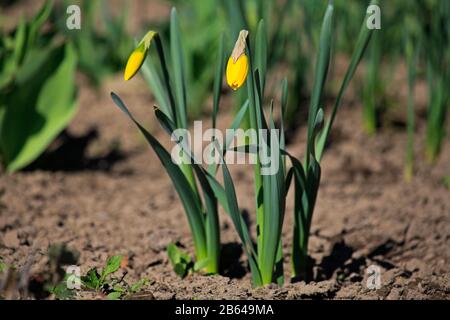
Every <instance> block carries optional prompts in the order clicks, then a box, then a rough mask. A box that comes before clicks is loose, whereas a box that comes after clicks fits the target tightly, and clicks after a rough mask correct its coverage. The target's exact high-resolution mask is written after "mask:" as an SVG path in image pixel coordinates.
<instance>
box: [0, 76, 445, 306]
mask: <svg viewBox="0 0 450 320" xmlns="http://www.w3.org/2000/svg"><path fill="white" fill-rule="evenodd" d="M82 82H85V81H83V80H82V79H80V83H82ZM403 83H404V82H403ZM111 90H112V91H115V92H116V93H118V94H119V95H120V96H121V97H122V98H123V99H124V101H125V102H126V103H127V105H128V106H129V107H130V109H132V111H133V112H135V114H136V115H137V117H138V118H139V119H141V120H142V122H143V123H145V124H146V125H148V127H149V128H151V130H152V132H154V133H155V134H156V135H157V136H158V137H161V138H163V137H164V138H163V139H164V141H165V142H166V143H167V141H168V140H167V138H166V137H165V134H164V133H163V132H162V130H161V129H160V128H159V127H158V126H157V125H156V123H155V121H154V117H153V112H152V108H151V107H152V106H153V102H152V101H153V100H152V96H151V95H150V93H149V91H148V90H147V88H146V86H145V84H143V82H142V81H141V80H136V81H132V82H130V83H129V84H127V85H126V86H125V85H124V83H123V82H122V81H121V80H120V77H118V78H116V79H112V80H110V81H108V82H107V83H106V84H105V85H104V87H103V89H101V90H100V91H98V92H95V91H93V90H92V89H91V88H88V87H82V88H81V90H80V92H79V95H80V101H79V106H80V110H79V112H78V115H77V117H76V118H75V120H74V121H73V122H72V124H71V125H70V127H69V129H68V130H67V132H66V133H64V134H63V135H62V136H61V137H60V139H59V140H58V143H56V144H55V145H54V146H53V148H52V150H51V151H49V152H48V153H47V154H46V155H45V156H44V157H43V158H42V159H41V160H40V161H38V163H37V164H36V165H34V166H33V168H30V169H29V170H27V171H26V172H22V173H17V174H14V175H4V174H2V175H0V257H2V258H3V261H4V262H5V263H6V264H8V265H14V266H16V267H18V268H19V269H20V268H21V267H23V266H24V265H26V264H27V262H29V260H30V259H31V261H32V267H31V271H30V272H31V274H38V273H41V272H43V270H46V268H47V267H46V263H47V249H48V247H49V245H51V244H55V243H65V244H67V246H68V247H69V248H71V249H73V250H76V251H78V252H79V253H80V261H79V265H80V266H81V268H82V272H83V273H84V272H86V271H87V270H88V269H89V268H91V267H93V266H95V267H102V266H103V265H104V262H105V261H106V259H107V258H108V257H109V256H112V255H115V254H123V255H126V256H127V257H128V265H127V270H128V274H127V275H126V279H127V280H128V281H130V282H133V281H137V280H139V279H141V278H148V279H150V283H149V285H148V286H146V288H145V291H146V292H151V293H152V295H153V296H154V297H155V298H156V299H173V298H175V299H222V298H227V299H310V298H317V299H413V298H414V299H448V298H450V250H449V247H450V192H449V190H448V189H446V188H445V187H444V185H443V183H442V179H443V177H444V176H446V175H447V176H448V175H449V174H450V172H449V167H450V166H449V164H450V141H449V140H448V139H447V140H446V141H445V145H444V148H443V153H442V154H441V157H440V158H439V160H438V162H437V163H436V164H434V165H432V166H430V165H427V164H426V163H425V161H424V159H423V156H422V153H421V152H420V150H423V141H422V140H421V139H420V138H419V137H423V135H424V118H423V117H422V116H420V117H419V119H418V130H417V137H418V141H417V143H416V149H417V157H416V159H417V161H416V172H415V177H414V179H413V181H412V182H411V183H409V184H408V183H405V182H404V179H403V166H404V158H405V145H406V135H405V129H404V127H403V126H402V124H401V121H394V122H393V123H392V124H390V125H388V126H385V127H384V128H382V130H381V132H380V134H378V135H376V136H375V137H369V136H367V135H366V134H364V133H363V131H362V129H361V121H360V115H361V111H360V106H359V105H358V104H357V103H356V101H354V100H352V99H347V100H346V101H345V102H344V107H343V108H342V110H340V113H339V114H338V119H337V123H336V126H335V128H334V129H333V135H332V139H331V140H332V141H331V144H330V147H329V149H328V150H327V153H326V156H325V158H324V161H323V170H324V172H323V179H322V185H321V188H320V194H319V198H318V203H317V208H316V211H315V216H314V220H313V227H312V229H313V230H312V238H311V243H310V248H309V249H310V255H311V260H312V266H313V270H312V271H313V279H314V281H312V282H310V283H304V282H300V283H292V284H291V283H289V284H287V285H285V286H284V287H277V286H270V287H267V288H258V289H252V287H251V283H250V275H249V272H248V271H247V267H246V262H245V256H244V254H243V253H242V251H241V249H240V246H239V241H238V238H237V237H236V234H235V231H234V229H233V227H232V224H231V223H230V221H229V220H228V218H227V217H226V216H225V214H224V213H223V212H222V213H221V219H222V220H221V231H222V242H223V256H224V259H223V260H224V261H222V265H223V266H222V275H221V276H201V275H194V276H189V277H187V278H186V279H184V280H181V279H180V278H178V277H177V276H176V275H175V274H174V273H173V271H172V268H171V266H170V264H169V262H168V259H167V255H166V247H167V245H168V244H169V243H171V242H178V243H179V244H181V245H183V246H184V247H185V248H186V249H187V250H189V251H190V252H192V250H193V244H192V240H191V237H190V231H189V228H188V225H187V221H186V218H185V214H184V212H183V209H182V206H181V204H180V202H179V200H178V197H177V195H176V193H175V190H174V189H173V187H172V185H171V183H170V180H169V178H168V176H167V175H166V173H165V172H164V170H163V169H162V167H161V165H160V163H159V162H158V160H157V158H156V156H155V154H154V153H153V152H151V151H150V150H149V148H148V147H147V145H146V143H145V141H144V139H143V138H142V137H141V136H140V134H139V133H138V132H137V130H136V129H135V127H133V125H132V124H131V123H130V121H129V120H128V119H126V118H125V116H124V115H123V114H122V113H121V112H120V111H119V110H118V109H117V108H116V107H115V106H114V105H113V103H112V101H111V99H110V98H109V92H110V91H111ZM419 94H420V95H421V96H422V94H421V91H420V90H419ZM400 95H401V92H400ZM349 96H353V94H351V93H350V94H349ZM422 100H423V99H422ZM403 101H404V100H403ZM419 101H420V99H419ZM224 105H228V103H224ZM401 108H403V106H401V107H399V110H400V111H401V110H402V109H401ZM421 109H423V104H422V105H421ZM421 114H423V112H421ZM220 119H221V125H222V127H226V125H227V124H229V123H230V120H231V114H230V112H228V110H225V108H224V110H223V112H222V113H221V118H220ZM304 137H305V128H304V126H301V127H300V128H299V129H298V130H297V131H296V132H295V134H294V135H293V137H292V140H291V145H290V146H289V149H290V150H291V151H292V153H294V154H296V155H297V156H300V155H302V154H303V150H304V148H303V147H304ZM232 170H233V171H232V173H233V176H234V177H235V179H236V184H237V188H238V194H239V200H240V204H241V208H242V209H245V210H246V211H248V217H249V221H250V222H251V223H253V222H254V212H253V209H252V204H253V196H252V188H253V187H252V178H251V176H252V175H251V173H250V170H248V168H246V167H237V166H235V167H233V168H232ZM292 202H293V201H292V194H290V196H289V200H288V209H287V215H286V223H285V230H284V234H283V240H284V243H285V252H284V253H285V257H286V270H289V267H288V266H289V264H288V263H289V246H288V245H289V243H290V239H291V229H292V227H291V226H292ZM253 228H254V225H252V229H253ZM370 265H377V266H380V267H381V270H382V287H381V289H379V290H369V289H367V287H366V279H367V274H366V270H367V268H368V266H370ZM81 298H82V297H81Z"/></svg>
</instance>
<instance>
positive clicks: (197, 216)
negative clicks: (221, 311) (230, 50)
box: [112, 9, 223, 274]
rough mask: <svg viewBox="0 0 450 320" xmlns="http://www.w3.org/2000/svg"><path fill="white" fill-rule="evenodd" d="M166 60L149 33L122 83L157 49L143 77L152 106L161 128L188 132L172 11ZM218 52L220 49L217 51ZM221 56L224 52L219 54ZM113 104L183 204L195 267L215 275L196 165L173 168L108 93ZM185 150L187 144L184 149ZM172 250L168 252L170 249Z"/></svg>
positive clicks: (206, 201) (208, 196)
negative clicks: (169, 60) (152, 98)
mask: <svg viewBox="0 0 450 320" xmlns="http://www.w3.org/2000/svg"><path fill="white" fill-rule="evenodd" d="M170 31H171V32H170V33H171V39H170V40H171V49H172V50H171V56H172V62H173V63H172V65H171V66H170V67H171V68H170V70H171V71H172V73H170V72H169V65H168V63H167V60H166V56H165V52H164V46H163V42H162V40H161V37H160V35H159V34H158V33H156V32H154V31H150V32H148V33H147V34H146V35H145V36H144V38H143V39H142V40H141V41H140V42H139V44H138V45H137V47H136V49H134V51H133V52H132V53H131V55H130V58H129V60H128V62H127V65H126V68H125V73H124V79H125V80H127V81H128V80H130V79H132V78H133V77H134V76H135V75H136V73H137V72H138V71H139V70H140V69H141V67H143V65H144V62H145V60H146V57H147V55H148V53H149V50H150V49H151V47H152V46H151V45H152V44H154V46H155V47H156V48H155V49H156V53H157V57H158V61H157V62H158V64H159V69H157V68H156V67H155V66H156V65H155V64H154V63H153V61H149V62H148V64H146V65H144V66H145V67H144V68H143V71H144V76H145V77H150V78H151V79H152V81H153V83H156V84H155V87H156V89H155V90H154V93H155V95H156V97H157V98H158V102H159V106H158V107H155V109H154V110H155V114H156V116H157V118H158V120H159V121H160V123H161V124H162V126H163V127H164V129H166V130H168V131H169V133H170V134H172V133H173V132H174V131H175V130H177V129H186V128H187V120H186V119H187V117H186V115H187V110H186V98H187V97H186V84H185V79H184V66H183V65H184V62H183V57H182V47H181V39H180V35H179V34H180V32H179V24H178V17H177V13H176V10H175V9H173V10H172V14H171V30H170ZM222 50H223V49H222ZM219 56H220V57H223V54H221V53H220V54H219ZM219 64H221V65H222V67H221V68H218V76H217V77H218V78H219V79H220V78H221V77H222V72H223V71H222V70H223V63H219ZM216 92H217V94H216V96H217V98H216V99H215V106H216V109H217V108H218V104H219V92H220V90H218V89H217V90H216ZM112 98H113V100H114V102H115V103H116V104H117V105H118V106H119V107H120V108H121V109H122V111H123V112H125V114H127V115H128V116H129V117H130V118H131V120H133V122H134V123H135V124H136V125H137V127H138V128H139V130H140V131H141V132H142V133H143V134H144V136H145V138H146V139H147V141H148V142H149V144H150V146H151V147H152V148H153V150H154V151H155V153H156V154H157V156H158V158H159V159H160V161H161V164H162V165H163V166H164V168H165V169H166V171H167V173H168V175H169V176H170V178H171V180H172V182H173V185H174V187H175V189H176V191H177V193H178V195H179V197H180V199H181V201H182V203H183V206H184V209H185V212H186V215H187V218H188V222H189V226H190V228H191V231H192V236H193V240H194V247H195V257H196V266H197V269H199V270H202V271H205V272H206V273H209V274H214V273H217V272H218V271H219V254H220V236H219V220H218V213H217V201H216V199H215V197H214V196H213V194H212V191H211V190H210V187H209V186H208V185H207V182H206V181H205V180H206V179H205V178H204V177H201V176H200V177H198V181H199V183H200V185H201V188H202V191H203V200H202V195H201V193H200V192H199V188H198V185H197V181H196V179H195V174H194V171H197V172H196V174H197V175H201V174H202V171H201V169H200V168H199V167H198V166H194V165H189V164H180V165H178V164H176V163H174V162H173V161H172V158H171V154H170V153H169V152H168V151H167V150H166V149H165V148H164V147H163V146H162V145H161V144H160V143H159V142H158V141H157V139H156V138H155V137H154V136H153V135H151V134H150V133H149V132H148V131H147V130H146V129H145V128H144V127H143V126H142V125H141V124H140V123H139V122H138V121H137V120H136V119H135V118H134V117H133V116H132V115H131V113H130V112H129V111H128V109H127V108H126V106H125V104H124V103H123V102H122V100H121V99H120V98H119V97H118V96H117V95H116V94H114V93H112ZM187 147H188V148H189V147H190V146H187ZM189 151H190V150H186V152H185V153H184V155H183V156H184V157H189V155H188V154H189ZM172 251H173V250H172Z"/></svg>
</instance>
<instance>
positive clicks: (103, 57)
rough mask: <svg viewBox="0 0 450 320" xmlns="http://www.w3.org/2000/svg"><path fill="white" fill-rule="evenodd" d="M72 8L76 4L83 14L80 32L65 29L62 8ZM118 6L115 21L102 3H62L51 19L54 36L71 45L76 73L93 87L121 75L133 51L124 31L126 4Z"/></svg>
mask: <svg viewBox="0 0 450 320" xmlns="http://www.w3.org/2000/svg"><path fill="white" fill-rule="evenodd" d="M73 4H78V5H79V6H80V9H81V12H82V13H83V14H82V19H81V30H76V29H75V30H69V29H68V28H67V26H66V19H67V14H66V8H67V7H68V6H69V5H73ZM122 6H123V9H122V10H121V11H120V12H121V13H120V15H119V16H118V17H115V16H113V15H112V13H111V9H110V4H108V1H106V0H79V1H69V0H64V1H62V3H59V5H58V6H56V9H55V14H54V15H53V18H54V22H55V25H56V26H57V32H58V33H61V34H63V35H65V36H66V37H67V38H68V39H70V40H71V41H72V42H73V44H74V47H75V49H76V52H77V56H78V61H79V62H78V66H79V69H80V70H81V71H82V72H83V73H85V74H86V75H87V76H88V77H89V79H90V80H91V81H92V82H93V84H94V85H96V86H99V85H100V84H101V82H102V79H103V78H104V77H106V76H108V75H111V74H114V73H117V72H119V71H121V69H122V67H123V65H124V64H125V62H126V61H127V58H128V54H129V53H130V50H131V48H132V47H133V39H132V38H131V37H130V36H129V35H128V34H127V30H126V23H127V19H128V16H129V15H128V12H129V10H128V6H129V5H128V2H123V4H122Z"/></svg>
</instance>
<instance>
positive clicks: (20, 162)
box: [0, 1, 77, 172]
mask: <svg viewBox="0 0 450 320" xmlns="http://www.w3.org/2000/svg"><path fill="white" fill-rule="evenodd" d="M51 10H52V2H51V1H48V2H46V4H45V5H44V6H43V8H42V9H41V10H40V12H39V13H38V14H37V15H36V16H34V17H33V18H32V19H30V21H28V22H27V21H25V19H24V18H23V17H22V18H21V19H20V22H19V25H18V26H17V28H16V29H15V30H13V31H12V32H11V33H9V34H2V37H1V42H0V66H1V69H0V70H1V71H0V79H1V80H0V93H1V94H0V155H1V160H2V162H3V164H4V166H5V167H6V170H7V171H9V172H12V171H16V170H18V169H21V168H23V167H25V166H27V165H28V164H30V163H31V162H32V161H33V160H35V159H36V158H37V157H38V156H39V155H40V154H41V153H42V152H43V151H44V150H45V149H46V148H47V146H48V145H49V144H50V143H51V142H52V141H53V139H54V138H55V137H56V136H57V135H58V134H59V133H60V132H61V131H62V130H63V129H64V128H65V127H66V126H67V124H68V123H69V121H70V120H71V118H72V116H73V115H74V113H75V110H76V99H75V70H76V64H77V57H76V53H75V50H74V47H73V45H72V44H71V43H70V42H65V41H64V40H63V39H60V38H59V37H52V36H49V35H48V34H42V27H43V25H44V24H45V23H46V22H47V20H48V18H49V16H50V14H51ZM1 32H2V33H3V31H1Z"/></svg>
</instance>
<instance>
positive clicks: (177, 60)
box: [170, 8, 187, 128]
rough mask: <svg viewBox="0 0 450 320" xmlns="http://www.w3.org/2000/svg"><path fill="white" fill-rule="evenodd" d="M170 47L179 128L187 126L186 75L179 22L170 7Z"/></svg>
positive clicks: (173, 9) (175, 13)
mask: <svg viewBox="0 0 450 320" xmlns="http://www.w3.org/2000/svg"><path fill="white" fill-rule="evenodd" d="M170 49H171V55H172V66H173V72H174V83H175V97H176V101H177V103H176V106H177V115H178V118H177V125H178V127H179V128H187V109H186V105H187V102H186V75H185V67H184V57H183V54H184V51H183V46H182V45H181V35H180V23H179V21H178V15H177V10H176V9H175V8H172V12H171V14H170Z"/></svg>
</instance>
